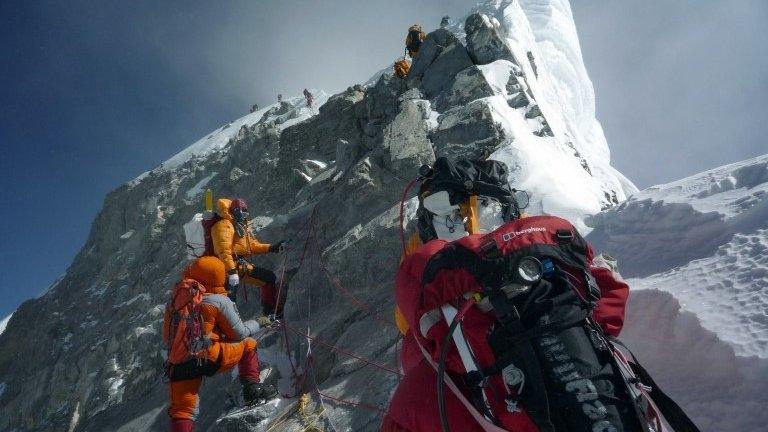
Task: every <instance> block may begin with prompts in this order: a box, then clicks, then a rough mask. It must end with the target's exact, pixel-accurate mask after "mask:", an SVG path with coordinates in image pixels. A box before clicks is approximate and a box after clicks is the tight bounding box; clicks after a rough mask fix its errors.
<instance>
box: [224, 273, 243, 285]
mask: <svg viewBox="0 0 768 432" xmlns="http://www.w3.org/2000/svg"><path fill="white" fill-rule="evenodd" d="M227 284H228V285H229V286H230V287H236V286H238V285H240V276H238V274H237V273H232V274H231V275H229V276H227Z"/></svg>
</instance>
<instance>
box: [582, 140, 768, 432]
mask: <svg viewBox="0 0 768 432" xmlns="http://www.w3.org/2000/svg"><path fill="white" fill-rule="evenodd" d="M767 190H768V155H764V156H759V157H755V158H752V159H748V160H745V161H742V162H738V163H734V164H729V165H725V166H722V167H718V168H715V169H712V170H709V171H705V172H702V173H699V174H695V175H693V176H690V177H687V178H684V179H682V180H678V181H674V182H670V183H667V184H663V185H657V186H653V187H650V188H648V189H646V190H643V191H640V192H638V193H636V194H634V195H632V196H630V197H629V198H628V199H627V201H626V202H624V203H622V204H620V205H618V206H616V207H614V208H612V209H610V210H607V211H605V212H602V213H600V214H598V215H596V216H594V217H592V218H589V219H588V221H587V222H588V223H589V224H590V225H592V226H593V227H594V230H593V231H592V233H590V235H589V236H588V237H587V239H588V240H590V241H591V242H592V244H593V245H594V246H595V249H596V250H597V251H599V252H607V253H610V254H612V255H615V256H616V257H617V258H618V261H619V266H620V269H621V272H622V274H624V275H625V276H626V275H631V276H632V277H631V278H630V279H628V283H629V285H630V286H631V288H632V295H631V296H630V302H629V306H628V312H627V318H626V323H625V327H624V331H623V332H622V335H621V337H622V339H623V340H625V341H626V342H628V343H629V345H630V346H631V347H632V348H633V349H634V350H635V352H636V354H637V355H638V356H639V358H640V359H641V361H642V362H643V363H644V364H645V366H646V367H647V368H648V369H649V370H650V371H651V373H652V374H653V375H654V377H655V379H656V381H657V382H658V383H659V384H660V385H661V387H662V388H663V389H664V390H665V391H667V392H668V393H669V394H670V395H671V396H672V397H673V398H674V399H675V400H676V401H677V402H679V403H680V404H681V406H682V407H683V408H684V409H685V410H686V411H687V412H688V414H689V415H691V416H692V418H693V419H694V421H695V422H696V423H697V425H698V426H699V427H700V428H701V429H702V430H704V431H716V430H750V431H751V430H765V424H766V422H768V413H767V412H766V411H765V410H764V409H763V407H764V406H765V405H766V404H768V193H766V191H767Z"/></svg>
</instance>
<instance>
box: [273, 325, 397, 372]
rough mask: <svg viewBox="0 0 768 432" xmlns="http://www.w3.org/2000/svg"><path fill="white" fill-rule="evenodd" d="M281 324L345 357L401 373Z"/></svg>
mask: <svg viewBox="0 0 768 432" xmlns="http://www.w3.org/2000/svg"><path fill="white" fill-rule="evenodd" d="M283 325H284V326H285V327H286V328H287V329H288V330H290V331H291V332H293V333H296V334H297V335H299V336H302V337H305V338H307V339H309V340H311V341H312V342H317V343H318V344H320V345H322V346H324V347H326V348H328V349H330V350H331V351H335V352H337V353H339V354H343V355H345V356H347V357H352V358H354V359H356V360H359V361H361V362H363V363H366V364H368V365H371V366H373V367H376V368H379V369H381V370H384V371H387V372H390V373H393V374H396V375H402V374H401V373H400V372H398V371H396V370H394V369H392V368H390V367H387V366H384V365H381V364H378V363H376V362H374V361H371V360H369V359H367V358H365V357H361V356H359V355H356V354H353V353H351V352H349V351H345V350H343V349H341V348H339V347H337V346H335V345H331V344H329V343H328V342H325V341H323V340H322V339H319V338H317V337H312V336H309V335H308V334H306V333H304V332H302V331H301V330H298V329H295V328H293V327H291V326H289V325H288V324H283Z"/></svg>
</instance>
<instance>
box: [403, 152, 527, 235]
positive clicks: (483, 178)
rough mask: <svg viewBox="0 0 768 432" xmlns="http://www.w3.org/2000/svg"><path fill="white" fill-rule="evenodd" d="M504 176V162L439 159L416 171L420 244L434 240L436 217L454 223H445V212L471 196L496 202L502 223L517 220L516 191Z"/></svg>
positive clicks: (454, 208) (453, 221)
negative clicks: (417, 177) (418, 178)
mask: <svg viewBox="0 0 768 432" xmlns="http://www.w3.org/2000/svg"><path fill="white" fill-rule="evenodd" d="M508 173H509V170H508V168H507V165H506V164H505V163H504V162H500V161H495V160H470V159H466V158H457V159H456V160H455V161H452V160H450V159H448V158H446V157H440V158H438V159H437V160H436V161H435V164H434V165H433V166H432V167H430V166H428V165H423V166H422V167H421V168H419V177H420V178H421V179H422V183H421V187H420V188H419V208H418V210H417V211H416V216H417V225H416V227H417V230H418V232H419V237H420V238H421V241H422V242H423V243H426V242H428V241H430V240H433V239H436V238H438V235H437V232H436V231H435V226H434V222H435V217H436V216H438V215H439V217H444V216H445V217H446V218H447V219H446V221H447V222H448V223H455V222H458V221H456V220H449V219H450V216H449V215H448V212H450V211H456V210H458V208H459V205H460V204H461V203H466V202H468V200H469V198H470V197H471V196H473V195H475V196H482V197H486V198H488V199H491V200H494V201H497V202H498V203H499V204H500V206H501V218H502V220H503V221H504V222H508V221H510V220H513V219H517V218H519V217H520V206H519V205H518V202H517V199H515V192H516V191H515V190H514V189H512V188H510V186H509V183H508V179H507V177H508ZM443 192H444V193H443ZM428 197H433V198H434V199H432V200H431V201H432V203H430V202H428V201H430V200H428V199H427V198H428ZM425 201H427V202H426V205H425ZM430 207H431V209H430ZM435 207H437V208H439V210H435Z"/></svg>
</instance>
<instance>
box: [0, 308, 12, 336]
mask: <svg viewBox="0 0 768 432" xmlns="http://www.w3.org/2000/svg"><path fill="white" fill-rule="evenodd" d="M14 313H15V312H11V313H10V315H8V316H7V317H5V318H3V320H2V321H0V335H1V334H3V332H4V331H5V329H6V327H8V321H10V320H11V317H12V316H13V314H14Z"/></svg>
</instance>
